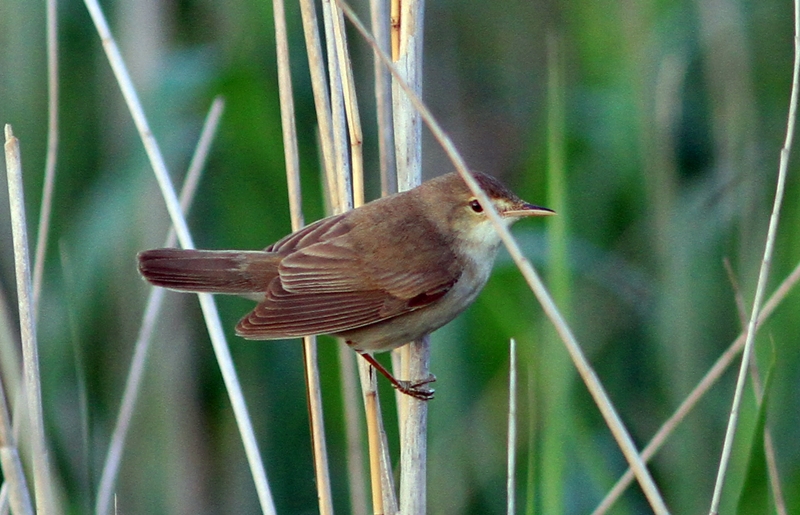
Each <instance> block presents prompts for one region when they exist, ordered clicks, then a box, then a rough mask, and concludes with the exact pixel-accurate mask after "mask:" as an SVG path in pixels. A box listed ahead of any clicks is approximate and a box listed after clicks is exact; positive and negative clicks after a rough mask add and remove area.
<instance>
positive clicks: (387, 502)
mask: <svg viewBox="0 0 800 515" xmlns="http://www.w3.org/2000/svg"><path fill="white" fill-rule="evenodd" d="M358 371H359V377H360V378H361V391H362V394H363V397H364V409H365V411H366V419H367V443H368V446H369V465H370V481H371V484H372V510H373V512H374V513H379V514H384V515H394V514H395V513H397V512H398V509H397V498H396V496H395V493H394V492H395V490H394V477H393V475H392V462H391V458H390V457H389V446H388V444H387V442H386V431H385V430H384V427H383V418H381V415H380V413H381V403H380V398H379V397H378V386H377V377H376V375H377V372H376V371H375V369H374V368H372V367H371V366H370V364H369V363H367V361H366V360H364V359H359V360H358Z"/></svg>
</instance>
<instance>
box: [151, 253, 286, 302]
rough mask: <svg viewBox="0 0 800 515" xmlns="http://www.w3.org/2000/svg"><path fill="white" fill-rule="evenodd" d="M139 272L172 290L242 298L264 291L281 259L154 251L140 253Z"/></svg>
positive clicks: (258, 254) (256, 254) (252, 255)
mask: <svg viewBox="0 0 800 515" xmlns="http://www.w3.org/2000/svg"><path fill="white" fill-rule="evenodd" d="M138 258H139V272H140V273H141V274H142V276H144V278H145V279H147V280H148V281H149V282H150V283H152V284H154V285H156V286H161V287H163V288H169V289H171V290H179V291H190V292H205V293H228V294H235V295H241V294H246V293H257V292H264V291H266V290H267V287H268V286H269V283H270V281H272V279H274V278H275V277H276V276H277V274H278V264H279V263H280V258H279V257H278V256H277V255H275V254H271V253H269V252H263V251H235V250H183V249H154V250H145V251H144V252H140V253H139V256H138Z"/></svg>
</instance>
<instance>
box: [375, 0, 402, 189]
mask: <svg viewBox="0 0 800 515" xmlns="http://www.w3.org/2000/svg"><path fill="white" fill-rule="evenodd" d="M369 5H370V21H371V22H372V34H373V35H374V36H375V41H376V42H377V44H378V46H379V47H380V48H381V49H382V50H383V51H384V52H386V53H388V52H389V44H390V43H389V33H390V25H389V9H387V5H386V1H385V0H370V2H369ZM374 68H375V109H376V111H377V113H376V114H377V118H378V154H379V163H380V172H381V194H383V195H391V194H392V193H396V192H397V174H396V173H395V159H394V128H393V126H392V76H391V74H390V73H389V71H388V70H387V69H386V68H385V67H384V66H383V64H382V63H381V60H380V59H379V58H378V57H377V56H375V57H374Z"/></svg>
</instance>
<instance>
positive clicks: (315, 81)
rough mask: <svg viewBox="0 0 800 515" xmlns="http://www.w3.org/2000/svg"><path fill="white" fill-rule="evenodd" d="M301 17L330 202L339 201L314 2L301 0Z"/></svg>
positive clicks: (329, 105)
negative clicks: (337, 199) (337, 198)
mask: <svg viewBox="0 0 800 515" xmlns="http://www.w3.org/2000/svg"><path fill="white" fill-rule="evenodd" d="M300 15H301V17H302V19H303V35H304V37H305V42H306V53H307V57H308V69H309V72H310V74H311V88H312V91H313V93H314V107H315V108H316V113H317V126H318V128H319V140H320V147H321V148H322V165H323V169H324V171H325V178H326V179H327V188H328V191H329V192H331V195H330V198H331V200H332V201H333V200H334V199H335V198H336V195H333V192H335V191H337V190H338V188H337V185H336V183H335V182H332V181H333V180H335V179H334V177H335V176H334V174H333V170H334V168H335V160H334V157H333V133H332V128H331V114H330V112H331V104H330V98H329V94H328V88H327V87H326V86H325V65H324V60H323V57H322V47H321V45H320V39H319V30H318V27H317V24H318V22H317V11H316V9H315V8H314V2H313V1H312V0H300ZM333 208H334V211H335V212H337V213H338V212H341V211H339V209H340V207H339V206H337V205H334V206H333Z"/></svg>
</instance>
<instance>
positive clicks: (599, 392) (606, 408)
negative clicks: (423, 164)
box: [337, 0, 669, 515]
mask: <svg viewBox="0 0 800 515" xmlns="http://www.w3.org/2000/svg"><path fill="white" fill-rule="evenodd" d="M337 1H338V2H340V5H342V9H343V11H344V12H345V14H346V15H347V16H348V18H350V20H351V21H352V22H353V25H354V26H355V27H356V29H357V30H358V31H359V32H361V34H362V35H363V36H364V38H365V40H367V41H368V42H369V43H370V45H372V47H373V50H374V51H375V52H377V53H378V54H379V55H380V56H381V60H382V61H383V62H384V64H385V65H386V66H387V67H388V68H389V70H391V72H392V75H393V76H394V77H395V78H396V79H397V80H396V81H395V84H399V85H401V87H403V90H404V91H405V92H406V94H407V95H408V98H409V99H410V100H411V101H412V102H413V104H414V107H415V108H416V109H417V110H418V111H419V113H420V115H421V116H422V119H423V120H424V121H425V123H426V124H427V126H428V127H429V128H430V130H431V132H432V133H433V135H434V137H435V138H436V140H437V141H438V142H439V143H440V145H441V146H442V148H443V149H444V151H445V153H446V154H447V156H448V157H449V158H450V160H451V162H452V163H453V164H454V166H455V168H456V170H458V172H459V173H460V174H461V176H462V177H463V178H464V181H465V182H466V183H467V185H468V186H469V188H470V190H471V191H472V192H473V193H474V194H475V196H476V197H477V198H478V201H479V202H481V204H482V205H484V206H486V208H485V212H486V214H487V216H488V217H489V219H490V220H491V221H492V224H493V225H494V227H495V229H496V230H497V233H498V234H499V235H500V238H501V240H502V241H503V243H504V244H505V246H506V248H507V249H508V251H509V254H510V255H511V257H512V259H513V260H514V262H515V263H516V265H517V267H518V268H519V270H520V272H521V273H522V275H523V277H524V278H525V281H526V282H527V283H528V286H529V287H530V288H531V290H532V291H533V293H534V294H535V295H536V297H537V299H539V303H540V304H541V305H542V308H543V309H544V312H545V314H546V315H547V316H548V318H549V319H550V320H551V322H552V323H553V325H554V327H555V329H556V332H557V333H558V334H559V336H560V337H561V340H562V341H563V342H564V344H565V346H566V348H567V351H568V352H569V354H570V357H571V358H572V361H573V363H574V364H575V367H576V369H577V370H578V373H579V374H580V376H581V378H582V379H583V381H584V383H585V384H586V386H587V388H588V390H589V393H590V394H591V395H592V397H593V398H594V401H595V403H596V404H597V406H598V408H599V409H600V413H601V414H602V415H603V418H604V419H605V421H606V424H607V425H608V427H609V429H610V430H611V433H612V435H613V436H614V438H615V440H616V441H617V444H618V445H619V447H620V450H621V451H622V453H623V455H624V456H625V459H626V460H627V461H628V463H629V464H630V465H631V467H632V468H633V470H634V473H635V475H636V478H637V479H638V481H639V483H640V485H641V486H642V490H643V491H644V493H645V496H646V497H647V499H648V501H649V503H650V506H651V507H652V508H653V510H654V511H655V512H656V513H657V514H659V515H660V514H664V513H669V510H667V507H666V504H664V500H663V498H662V497H661V494H660V492H659V491H658V488H657V487H656V485H655V482H654V481H653V478H652V476H651V475H650V472H649V471H648V470H647V467H646V466H645V464H644V462H643V461H642V459H641V457H640V456H639V453H638V451H637V450H636V446H635V445H634V443H633V440H632V439H631V437H630V434H629V433H628V431H627V429H626V428H625V426H624V424H623V423H622V420H621V419H620V418H619V414H618V413H617V411H616V409H615V408H614V406H613V405H612V404H611V401H610V399H609V398H608V394H607V393H606V391H605V389H604V388H603V386H602V384H601V383H600V380H599V379H598V378H597V375H596V374H595V372H594V370H593V369H592V368H591V366H590V365H589V362H588V361H587V359H586V357H585V356H584V354H583V351H582V350H581V348H580V346H579V345H578V342H577V340H576V339H575V336H574V335H573V334H572V330H571V329H570V328H569V326H568V325H567V323H566V321H565V320H564V317H563V316H562V315H561V313H560V312H559V310H558V308H557V307H556V305H555V304H554V302H553V300H552V297H551V296H550V293H549V292H548V291H547V289H546V288H545V287H544V284H543V283H542V281H541V279H540V278H539V275H538V274H537V273H536V271H535V270H534V269H533V266H532V265H531V264H530V262H529V261H528V260H527V259H526V258H525V256H524V255H523V254H522V251H521V250H520V248H519V246H518V245H517V243H516V241H515V240H514V238H513V236H511V233H510V232H509V231H508V229H507V228H506V227H505V225H504V224H503V222H502V220H501V219H500V216H499V215H498V214H497V211H496V210H495V209H494V207H493V206H492V204H491V202H490V201H489V198H488V197H487V196H486V194H485V193H484V192H483V191H482V190H481V189H480V187H479V186H478V183H477V182H476V181H475V179H474V178H473V177H472V176H471V175H470V173H469V171H468V169H467V167H466V164H465V163H464V160H463V158H462V157H461V156H460V154H459V153H458V151H457V150H456V148H455V145H454V144H453V142H452V140H451V139H450V138H449V137H448V136H447V135H446V134H445V132H444V130H442V128H441V127H440V126H439V124H438V122H436V120H435V119H434V117H433V115H432V114H431V113H430V111H429V110H428V108H427V107H426V106H425V105H424V103H423V102H422V100H421V99H420V98H419V96H418V95H417V94H416V93H415V92H414V91H413V89H412V88H411V87H408V86H407V85H406V84H405V83H404V82H403V81H401V80H400V77H401V74H400V72H398V70H397V69H396V68H395V67H394V66H392V63H391V60H390V59H389V57H388V56H386V55H385V54H383V53H381V52H380V49H379V48H378V47H377V46H376V45H375V43H374V40H373V39H372V38H371V36H370V35H369V33H368V31H367V30H366V28H364V25H363V24H362V23H361V21H360V20H359V19H358V17H357V16H356V15H355V13H354V12H353V10H352V9H351V8H350V7H349V6H348V5H347V4H345V3H344V2H342V1H341V0H337ZM398 161H399V156H398Z"/></svg>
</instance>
